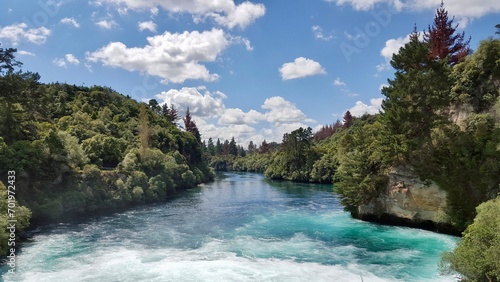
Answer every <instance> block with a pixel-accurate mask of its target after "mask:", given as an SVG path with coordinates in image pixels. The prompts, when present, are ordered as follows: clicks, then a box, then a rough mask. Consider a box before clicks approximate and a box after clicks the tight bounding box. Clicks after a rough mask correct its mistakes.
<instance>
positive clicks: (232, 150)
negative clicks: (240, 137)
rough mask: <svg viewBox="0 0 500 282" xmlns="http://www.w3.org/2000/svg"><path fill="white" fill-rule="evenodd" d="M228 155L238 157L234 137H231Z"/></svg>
mask: <svg viewBox="0 0 500 282" xmlns="http://www.w3.org/2000/svg"><path fill="white" fill-rule="evenodd" d="M229 154H231V155H233V156H237V155H238V147H237V146H236V141H235V140H234V137H232V138H231V142H229Z"/></svg>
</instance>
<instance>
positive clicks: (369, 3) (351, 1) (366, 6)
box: [324, 0, 401, 11]
mask: <svg viewBox="0 0 500 282" xmlns="http://www.w3.org/2000/svg"><path fill="white" fill-rule="evenodd" d="M324 1H325V2H332V3H335V4H337V6H342V5H346V4H347V5H351V6H352V7H353V8H354V9H355V10H361V11H367V10H370V9H372V8H373V7H374V6H375V5H376V4H378V3H389V4H393V5H394V6H395V7H398V6H401V4H400V3H401V2H400V1H399V0H324Z"/></svg>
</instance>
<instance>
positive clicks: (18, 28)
mask: <svg viewBox="0 0 500 282" xmlns="http://www.w3.org/2000/svg"><path fill="white" fill-rule="evenodd" d="M51 33H52V31H51V30H50V29H48V28H46V27H44V26H42V27H39V28H28V25H27V24H26V23H17V24H13V25H9V26H4V27H0V39H5V40H7V41H10V42H11V43H12V45H13V46H14V47H16V46H18V45H19V43H20V42H22V41H26V42H30V43H34V44H37V45H42V44H44V43H45V42H46V41H47V37H48V36H49V35H50V34H51Z"/></svg>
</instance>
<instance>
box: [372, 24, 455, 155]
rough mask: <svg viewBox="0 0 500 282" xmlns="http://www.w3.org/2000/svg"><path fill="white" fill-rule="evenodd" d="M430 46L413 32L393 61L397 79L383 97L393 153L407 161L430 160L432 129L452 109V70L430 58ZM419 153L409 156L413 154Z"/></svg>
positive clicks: (384, 114) (391, 82)
mask: <svg viewBox="0 0 500 282" xmlns="http://www.w3.org/2000/svg"><path fill="white" fill-rule="evenodd" d="M429 50H430V43H428V42H425V41H424V42H422V41H420V40H419V33H418V32H417V31H416V30H414V31H413V32H412V34H411V36H410V42H408V43H407V44H406V45H405V46H403V47H402V48H401V49H400V50H399V53H398V54H395V55H394V56H393V57H392V60H391V65H392V66H393V67H394V69H395V70H396V72H395V78H394V79H393V80H389V87H384V88H383V90H382V94H383V95H385V96H386V97H387V98H386V99H385V100H384V101H383V102H382V109H383V110H384V113H383V114H382V116H381V118H382V123H383V124H384V125H385V128H386V129H387V130H388V134H387V135H386V137H387V138H389V139H391V140H387V142H388V143H391V144H393V145H392V146H393V148H394V153H395V155H397V156H399V157H403V158H406V159H407V160H409V159H411V158H413V157H415V156H419V158H423V159H425V158H427V157H428V155H427V154H428V153H429V152H430V151H432V142H431V129H432V127H433V126H434V125H435V124H437V123H440V122H442V121H443V120H444V119H445V117H443V116H440V115H438V112H439V111H440V110H442V109H444V108H445V107H447V106H448V105H449V101H450V95H449V89H450V87H451V82H450V78H449V73H450V67H449V66H448V64H447V62H444V61H435V60H432V59H431V58H429V56H428V54H429ZM416 150H420V152H418V153H416V154H414V156H410V155H409V153H410V152H414V151H416Z"/></svg>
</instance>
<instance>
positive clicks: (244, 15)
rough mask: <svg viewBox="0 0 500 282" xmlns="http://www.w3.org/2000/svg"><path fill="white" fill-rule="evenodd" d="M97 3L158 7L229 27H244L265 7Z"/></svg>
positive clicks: (186, 0) (192, 0)
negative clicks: (209, 19) (210, 20)
mask: <svg viewBox="0 0 500 282" xmlns="http://www.w3.org/2000/svg"><path fill="white" fill-rule="evenodd" d="M95 2H98V4H101V5H102V4H108V5H114V6H118V7H126V8H129V9H133V10H146V9H149V10H150V11H153V9H155V8H156V9H157V7H160V8H162V9H164V10H165V11H167V12H171V13H188V14H192V15H193V20H194V21H195V22H199V21H202V20H204V19H205V18H211V19H213V20H214V21H215V22H216V23H217V24H219V25H223V26H225V27H227V28H229V29H232V28H234V27H236V26H238V27H240V28H245V27H247V26H248V25H250V24H251V23H253V22H254V21H255V20H256V19H258V18H260V17H262V16H264V14H265V13H266V8H265V6H264V5H263V4H260V3H259V4H254V3H252V2H249V1H245V2H243V3H240V4H235V2H234V1H233V0H220V1H212V0H183V1H178V0H152V1H142V0H99V1H95Z"/></svg>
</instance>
